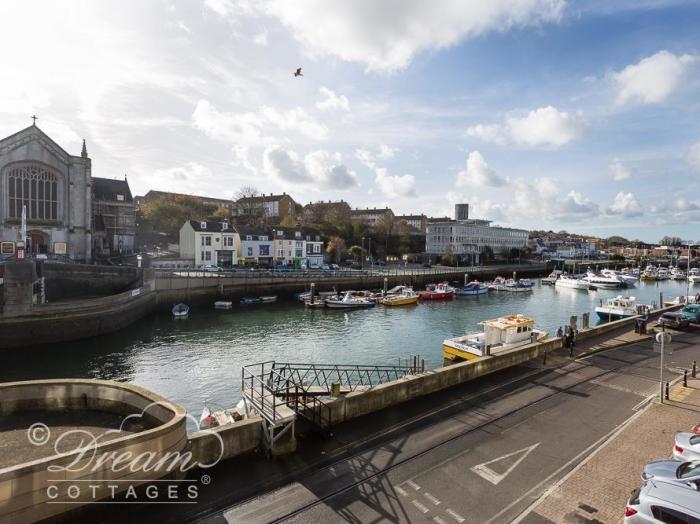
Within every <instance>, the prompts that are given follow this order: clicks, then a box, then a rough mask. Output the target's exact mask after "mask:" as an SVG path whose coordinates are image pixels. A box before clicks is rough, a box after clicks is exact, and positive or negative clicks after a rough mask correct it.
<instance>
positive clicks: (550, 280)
mask: <svg viewBox="0 0 700 524" xmlns="http://www.w3.org/2000/svg"><path fill="white" fill-rule="evenodd" d="M562 273H563V272H562V271H561V270H559V269H555V270H554V271H552V272H551V273H550V274H549V276H547V277H544V278H541V279H540V284H542V285H543V286H553V285H554V284H555V283H556V281H557V279H558V278H559V276H560V275H561V274H562Z"/></svg>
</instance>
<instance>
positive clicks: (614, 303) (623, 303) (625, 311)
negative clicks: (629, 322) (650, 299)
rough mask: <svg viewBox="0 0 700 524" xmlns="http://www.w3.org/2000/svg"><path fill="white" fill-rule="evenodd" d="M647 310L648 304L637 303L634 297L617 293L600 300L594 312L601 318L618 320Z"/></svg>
mask: <svg viewBox="0 0 700 524" xmlns="http://www.w3.org/2000/svg"><path fill="white" fill-rule="evenodd" d="M647 310H648V306H645V305H643V304H637V299H636V298H634V297H623V296H622V295H618V296H616V297H614V298H609V299H607V300H606V301H605V305H603V301H602V300H601V301H600V306H598V307H596V308H595V312H596V314H597V315H598V316H599V317H600V318H601V319H603V320H619V319H621V318H628V317H633V316H635V315H641V314H643V313H644V312H645V311H647Z"/></svg>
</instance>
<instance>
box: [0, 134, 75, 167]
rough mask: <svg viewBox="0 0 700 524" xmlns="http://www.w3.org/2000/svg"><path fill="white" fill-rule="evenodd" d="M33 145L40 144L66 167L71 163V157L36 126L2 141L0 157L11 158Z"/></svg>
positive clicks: (0, 141)
mask: <svg viewBox="0 0 700 524" xmlns="http://www.w3.org/2000/svg"><path fill="white" fill-rule="evenodd" d="M31 143H37V144H39V145H40V146H41V148H42V149H44V150H45V151H46V152H48V153H49V154H50V155H51V156H53V157H54V158H55V159H56V160H58V161H59V162H61V163H63V164H64V165H66V166H67V165H69V164H70V163H71V155H70V154H68V152H66V151H65V150H64V149H63V148H62V147H61V146H59V145H58V144H57V143H56V142H54V141H53V140H52V139H51V137H49V136H48V135H47V134H46V133H44V132H43V131H42V130H41V129H39V128H38V127H37V126H34V125H32V126H29V127H27V128H25V129H23V130H21V131H19V132H17V133H15V134H14V135H10V136H8V137H7V138H3V139H2V140H0V157H3V156H9V155H11V153H12V152H13V151H15V150H17V149H20V148H22V147H28V146H29V145H30V144H31Z"/></svg>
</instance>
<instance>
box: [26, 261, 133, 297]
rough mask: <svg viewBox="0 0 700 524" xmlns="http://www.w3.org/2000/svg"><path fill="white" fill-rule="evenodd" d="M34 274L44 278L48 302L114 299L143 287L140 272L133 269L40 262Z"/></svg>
mask: <svg viewBox="0 0 700 524" xmlns="http://www.w3.org/2000/svg"><path fill="white" fill-rule="evenodd" d="M37 274H38V276H39V277H44V285H45V293H46V300H47V301H48V302H54V301H57V300H67V299H75V298H80V297H97V296H106V295H115V294H118V293H121V292H123V291H127V290H129V289H133V288H136V287H139V286H141V285H142V284H143V269H140V268H135V267H122V266H91V265H87V264H63V263H60V262H51V261H39V262H37Z"/></svg>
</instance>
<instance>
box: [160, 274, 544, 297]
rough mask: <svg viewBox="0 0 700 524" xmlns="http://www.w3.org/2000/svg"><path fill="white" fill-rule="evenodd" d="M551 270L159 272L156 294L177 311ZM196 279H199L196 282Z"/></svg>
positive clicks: (420, 285)
mask: <svg viewBox="0 0 700 524" xmlns="http://www.w3.org/2000/svg"><path fill="white" fill-rule="evenodd" d="M547 271H548V268H547V265H546V264H527V265H510V266H494V267H483V268H462V269H460V268H434V269H432V270H417V271H411V270H410V269H409V270H402V269H399V270H385V271H382V272H367V273H361V272H354V271H353V272H349V271H331V272H323V273H320V272H319V273H308V274H303V273H301V274H299V273H253V272H250V273H249V274H243V275H232V276H229V275H223V276H221V275H219V274H216V273H212V274H206V273H201V272H192V273H189V275H190V276H189V277H188V276H186V275H188V273H186V272H184V273H183V272H157V273H156V278H155V290H156V292H157V294H158V303H159V304H164V305H172V304H173V303H177V302H188V301H192V300H195V301H196V300H198V299H202V300H203V299H209V300H217V299H219V300H236V299H239V298H241V297H243V296H259V295H265V294H290V295H291V294H292V293H298V292H300V291H304V290H308V289H309V288H310V286H311V284H312V283H313V284H315V285H316V290H317V291H331V290H333V289H337V290H344V289H381V288H382V287H383V286H384V279H385V278H386V280H387V286H388V287H389V288H391V287H394V286H397V285H408V286H413V287H414V288H419V287H423V286H425V285H427V284H430V283H436V282H442V281H448V282H463V280H464V275H465V274H468V275H469V278H470V279H472V278H473V279H479V280H486V279H492V278H494V277H496V276H499V275H500V276H511V275H512V274H513V272H517V275H518V277H533V278H534V277H537V276H541V275H543V274H546V273H547ZM192 275H195V276H192Z"/></svg>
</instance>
